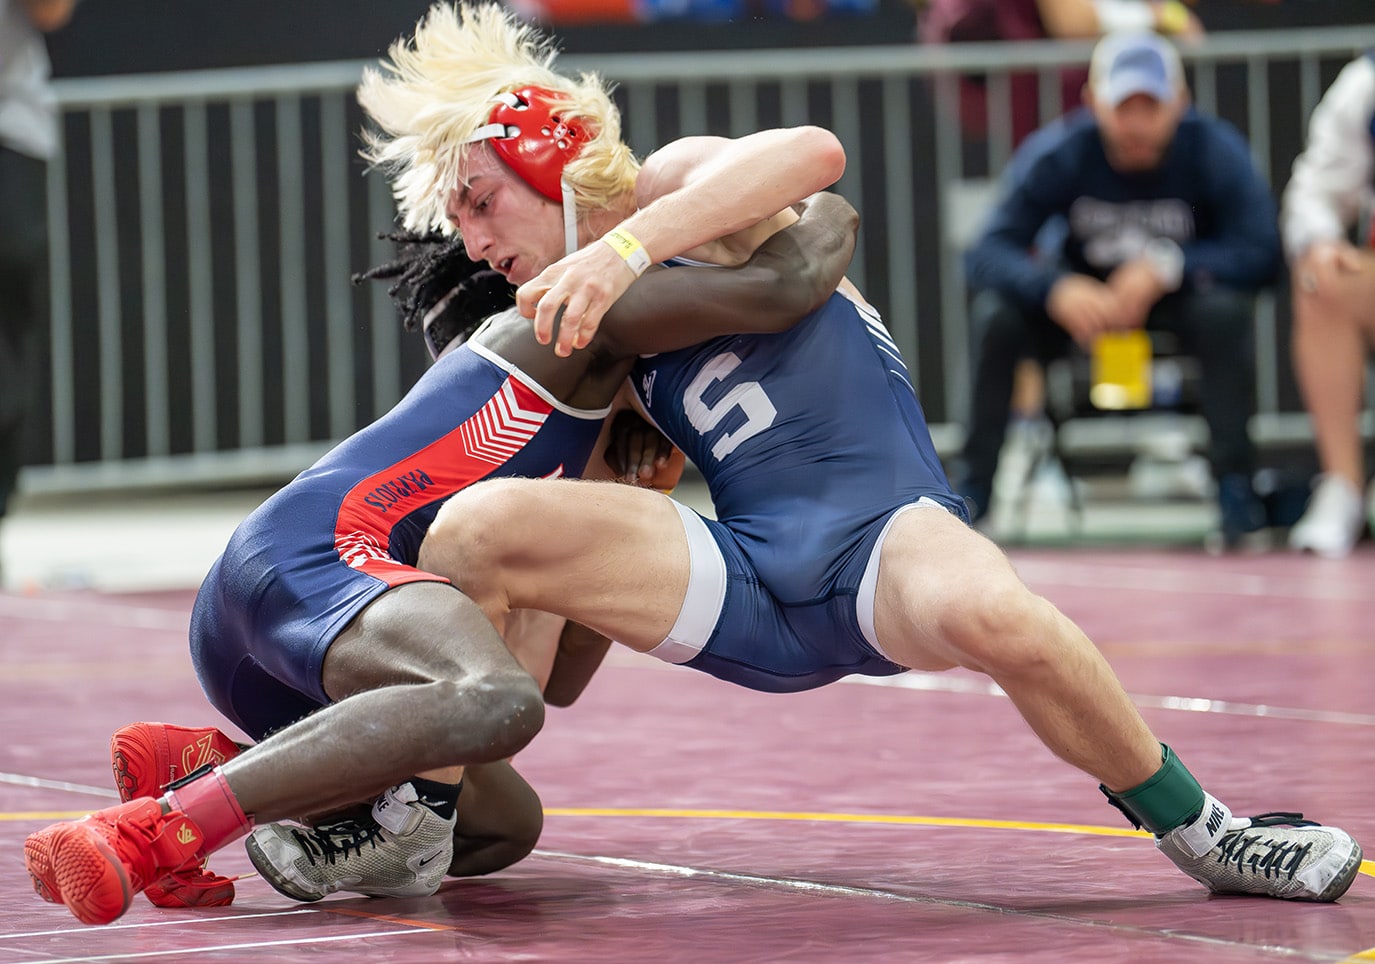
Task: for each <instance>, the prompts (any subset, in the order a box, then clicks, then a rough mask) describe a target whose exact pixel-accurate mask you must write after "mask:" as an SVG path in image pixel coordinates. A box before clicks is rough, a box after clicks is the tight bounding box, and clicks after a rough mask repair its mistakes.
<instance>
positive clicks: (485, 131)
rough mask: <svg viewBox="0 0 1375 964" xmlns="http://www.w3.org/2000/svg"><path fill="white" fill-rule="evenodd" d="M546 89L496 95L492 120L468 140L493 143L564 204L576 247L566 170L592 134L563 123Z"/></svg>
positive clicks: (522, 174)
mask: <svg viewBox="0 0 1375 964" xmlns="http://www.w3.org/2000/svg"><path fill="white" fill-rule="evenodd" d="M559 96H560V95H559V94H558V93H557V92H556V91H552V90H550V89H549V88H547V87H522V88H520V89H519V90H512V91H507V92H505V93H502V94H498V95H497V96H496V98H495V100H496V101H497V105H496V106H495V107H493V108H492V113H491V114H490V115H488V118H487V120H488V123H487V124H485V125H484V126H482V127H479V128H478V129H477V130H476V131H474V132H473V136H472V137H470V138H468V142H469V143H473V142H476V141H491V142H492V148H493V150H495V151H496V152H497V155H498V156H499V157H500V158H501V159H502V160H503V161H505V162H506V166H507V167H509V168H510V169H511V170H512V171H514V172H515V173H516V176H517V177H519V178H520V179H521V180H522V181H524V182H525V183H526V184H529V185H530V186H531V187H533V188H534V189H535V190H536V191H539V192H540V193H541V194H543V195H544V196H545V197H547V198H549V200H551V201H560V202H562V204H563V207H564V227H565V235H566V237H565V247H566V248H567V250H568V251H569V252H572V251H573V250H574V249H576V248H577V231H576V227H575V223H576V221H575V216H574V211H573V191H572V189H571V188H570V187H569V186H568V185H567V183H565V182H564V180H563V169H564V167H565V166H566V165H567V164H568V162H569V161H571V160H572V159H573V158H575V157H577V156H578V152H579V151H581V150H582V146H583V145H584V144H586V143H587V141H588V140H589V139H590V138H591V136H592V135H591V133H590V132H589V131H588V129H587V125H586V124H584V123H583V122H581V121H576V120H572V121H565V120H564V119H563V117H562V116H560V114H559V113H557V111H556V110H555V108H554V106H553V104H554V102H555V101H556V100H557V99H558V98H559Z"/></svg>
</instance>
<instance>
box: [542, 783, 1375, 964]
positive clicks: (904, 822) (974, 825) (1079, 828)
mask: <svg viewBox="0 0 1375 964" xmlns="http://www.w3.org/2000/svg"><path fill="white" fill-rule="evenodd" d="M544 814H545V816H548V817H658V818H668V819H688V820H806V821H812V822H817V823H871V824H889V825H897V826H908V827H965V828H970V829H974V830H1031V831H1035V832H1039V833H1078V834H1087V835H1090V836H1094V837H1149V836H1150V834H1149V833H1147V832H1146V831H1144V830H1128V829H1126V828H1123V827H1098V826H1094V825H1092V824H1082V823H1039V822H1035V821H1028V820H982V819H979V818H976V817H918V816H907V815H903V814H891V813H807V812H795V811H789V810H672V809H655V808H620V807H548V808H546V809H545V811H544ZM1361 873H1363V874H1366V875H1368V876H1370V877H1375V860H1362V861H1361ZM1362 954H1368V955H1369V958H1368V959H1370V960H1375V948H1372V949H1371V950H1370V951H1364V952H1362ZM1362 959H1366V958H1362Z"/></svg>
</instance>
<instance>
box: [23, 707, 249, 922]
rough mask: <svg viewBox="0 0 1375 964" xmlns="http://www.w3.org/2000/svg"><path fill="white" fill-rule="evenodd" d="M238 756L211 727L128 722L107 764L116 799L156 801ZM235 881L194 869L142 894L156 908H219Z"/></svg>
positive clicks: (235, 748)
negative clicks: (170, 788) (174, 784)
mask: <svg viewBox="0 0 1375 964" xmlns="http://www.w3.org/2000/svg"><path fill="white" fill-rule="evenodd" d="M240 752H241V749H240V747H239V745H238V744H237V743H235V742H234V741H233V740H231V739H230V738H229V737H227V736H225V735H224V734H223V733H221V732H220V731H219V730H217V729H215V728H214V727H213V726H202V727H187V726H174V725H173V724H171V723H130V724H129V725H128V726H125V727H121V728H120V729H118V730H116V731H115V735H114V736H113V737H111V738H110V765H111V766H112V767H113V769H114V772H115V786H116V787H117V788H118V789H119V798H120V799H121V800H133V799H136V798H138V797H156V796H159V795H161V793H162V791H163V790H164V789H165V788H166V786H167V784H169V783H172V782H173V781H176V780H180V779H181V778H182V777H184V776H186V775H187V774H188V773H194V772H195V771H196V770H198V769H200V768H201V767H203V766H207V765H211V766H219V765H220V764H221V763H224V762H225V761H226V760H230V759H233V758H234V757H236V756H238V755H239V753H240ZM236 879H237V878H234V877H221V876H220V875H219V874H214V873H211V872H209V871H207V870H206V869H205V868H204V867H203V866H197V867H192V868H190V869H188V870H184V871H180V872H178V873H175V874H172V875H171V876H169V877H167V878H166V879H164V880H160V881H158V882H157V883H155V884H150V885H149V886H148V887H147V888H146V889H145V890H144V893H145V894H146V895H147V897H148V900H150V901H151V902H152V903H153V905H154V906H155V907H224V906H226V905H228V904H231V903H233V902H234V881H235V880H236ZM36 880H37V878H35V881H36ZM34 889H35V890H37V889H38V884H37V883H36V882H35V884H34ZM40 893H41V892H40ZM57 902H58V903H61V898H60V897H59V899H58V901H57Z"/></svg>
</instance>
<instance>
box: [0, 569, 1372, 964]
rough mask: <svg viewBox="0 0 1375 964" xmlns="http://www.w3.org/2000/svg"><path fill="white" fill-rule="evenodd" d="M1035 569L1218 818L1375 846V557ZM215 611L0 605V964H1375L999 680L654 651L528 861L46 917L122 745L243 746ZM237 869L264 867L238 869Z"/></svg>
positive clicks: (580, 749)
mask: <svg viewBox="0 0 1375 964" xmlns="http://www.w3.org/2000/svg"><path fill="white" fill-rule="evenodd" d="M1013 560H1014V562H1015V563H1016V564H1017V566H1018V568H1019V570H1020V571H1021V572H1022V574H1023V576H1024V577H1025V578H1026V580H1027V581H1028V582H1029V583H1030V584H1031V586H1032V587H1033V588H1034V589H1036V590H1037V591H1038V592H1041V593H1043V594H1044V595H1046V596H1047V597H1049V598H1051V599H1052V600H1054V601H1055V602H1057V603H1058V604H1059V605H1060V606H1061V608H1063V609H1064V610H1065V611H1066V612H1067V613H1068V614H1069V615H1071V616H1072V617H1073V618H1075V619H1076V620H1077V621H1078V622H1079V623H1080V624H1081V625H1082V626H1083V627H1084V628H1085V629H1086V630H1087V631H1088V632H1089V634H1090V635H1091V636H1092V637H1093V638H1094V639H1095V640H1096V641H1097V642H1098V643H1099V645H1100V646H1101V647H1102V648H1103V650H1104V652H1105V653H1106V654H1107V655H1108V657H1109V659H1110V660H1111V661H1112V663H1113V665H1114V666H1115V667H1116V668H1117V670H1118V673H1119V675H1120V676H1121V677H1122V679H1123V682H1124V683H1125V685H1126V687H1127V689H1128V691H1129V692H1131V693H1132V694H1133V696H1134V697H1135V698H1136V699H1137V701H1138V703H1139V704H1140V705H1141V706H1142V708H1143V712H1144V713H1145V715H1146V718H1147V720H1148V722H1149V723H1150V724H1151V725H1152V727H1153V728H1155V730H1156V732H1157V733H1158V735H1159V736H1160V737H1161V738H1162V739H1163V740H1165V741H1166V742H1168V743H1170V744H1171V745H1173V746H1174V747H1175V748H1176V750H1177V751H1178V752H1179V754H1180V755H1181V757H1182V758H1183V759H1184V761H1185V762H1186V763H1188V764H1189V766H1190V768H1191V769H1192V770H1193V771H1194V772H1195V773H1196V774H1197V775H1198V776H1199V777H1200V778H1201V779H1202V781H1203V782H1204V784H1205V786H1207V787H1208V788H1209V789H1210V790H1211V791H1212V792H1213V793H1214V794H1216V795H1217V796H1219V797H1221V798H1223V799H1224V800H1226V801H1227V802H1229V803H1230V805H1231V806H1232V807H1233V808H1234V809H1236V810H1237V811H1238V812H1239V813H1252V812H1260V811H1267V810H1281V809H1283V810H1302V811H1305V812H1306V813H1307V815H1308V816H1310V817H1312V818H1315V819H1319V820H1323V821H1327V822H1331V823H1338V824H1340V825H1342V826H1344V827H1346V828H1347V829H1349V830H1350V831H1351V832H1352V833H1353V834H1354V835H1355V836H1356V837H1357V839H1359V840H1362V841H1363V842H1365V843H1366V844H1367V846H1369V847H1375V809H1372V808H1371V806H1370V805H1369V770H1368V768H1370V767H1371V765H1372V762H1373V761H1375V699H1372V696H1371V691H1370V683H1369V681H1370V680H1371V679H1372V678H1375V598H1372V597H1375V593H1373V592H1372V590H1371V588H1370V587H1372V586H1375V554H1371V553H1369V552H1367V551H1363V552H1361V553H1358V554H1357V555H1356V556H1355V557H1353V558H1352V559H1350V560H1347V561H1344V562H1340V563H1332V562H1323V561H1318V560H1313V559H1304V558H1298V557H1293V556H1288V555H1281V554H1272V555H1267V556H1258V557H1252V558H1225V559H1212V558H1209V557H1207V556H1204V555H1202V554H1194V553H1167V552H1160V553H1141V552H1133V553H1120V552H1108V551H1094V552H1030V551H1027V552H1017V553H1014V554H1013ZM970 588H971V591H977V586H971V587H970ZM190 601H191V595H190V594H189V593H185V592H179V593H167V594H159V595H142V596H100V595H95V594H81V593H72V594H52V595H38V596H16V595H7V596H4V595H0V638H3V640H4V669H3V672H0V732H3V733H4V734H5V739H4V741H3V744H2V745H0V870H3V874H0V964H17V962H56V961H77V960H81V961H88V960H101V961H121V960H187V961H189V960H192V959H195V960H197V961H247V960H256V961H268V960H270V961H274V962H275V961H285V962H295V961H315V960H321V959H328V960H331V961H344V962H349V961H359V962H379V961H407V962H410V961H417V960H475V961H488V960H490V961H497V960H513V959H520V960H597V961H607V962H616V961H626V962H631V961H647V960H683V961H688V960H691V961H746V960H747V961H841V960H844V961H851V960H913V961H928V960H929V961H981V962H987V961H1017V962H1026V961H1046V962H1049V961H1109V960H1111V961H1133V962H1152V961H1170V962H1179V961H1196V960H1206V961H1209V962H1234V961H1235V962H1242V961H1300V962H1309V961H1312V962H1338V961H1356V960H1375V950H1373V949H1375V881H1372V880H1371V879H1370V877H1369V876H1366V875H1363V876H1361V877H1360V878H1359V879H1358V880H1357V881H1356V883H1355V885H1354V886H1353V887H1352V890H1351V892H1350V893H1349V894H1348V895H1347V897H1346V898H1344V899H1343V900H1342V901H1341V902H1340V903H1338V904H1335V905H1326V906H1317V905H1303V904H1289V903H1282V902H1278V901H1269V900H1262V899H1252V898H1215V897H1210V896H1209V895H1208V894H1207V893H1206V892H1205V891H1204V890H1203V889H1202V888H1201V887H1200V886H1198V885H1197V884H1195V883H1194V882H1193V881H1191V880H1189V879H1187V878H1186V877H1183V876H1182V875H1180V874H1179V873H1178V872H1177V871H1175V870H1174V868H1173V867H1172V866H1171V865H1170V864H1169V863H1168V861H1166V860H1165V859H1164V858H1163V857H1161V856H1160V855H1158V854H1157V853H1156V852H1155V850H1154V848H1153V847H1152V846H1151V844H1150V842H1149V840H1147V839H1144V838H1142V837H1140V836H1138V835H1133V834H1128V833H1125V832H1124V831H1126V830H1127V829H1128V828H1127V827H1126V826H1125V824H1124V823H1123V821H1122V818H1121V817H1120V816H1119V815H1118V814H1117V812H1116V811H1115V810H1113V809H1111V808H1110V807H1108V806H1107V804H1106V802H1105V801H1104V800H1103V798H1102V796H1101V795H1100V794H1099V793H1098V791H1097V789H1096V788H1095V786H1094V785H1093V782H1092V781H1091V780H1090V779H1088V778H1087V777H1084V776H1083V775H1082V774H1079V773H1078V772H1077V771H1074V770H1072V769H1070V768H1069V767H1067V766H1065V765H1064V764H1062V763H1060V762H1058V761H1056V760H1055V759H1054V758H1052V757H1051V756H1050V754H1049V753H1047V752H1046V751H1045V750H1044V749H1043V748H1042V747H1041V746H1040V744H1039V743H1038V742H1037V741H1036V739H1035V738H1034V737H1033V736H1032V735H1031V734H1030V733H1029V731H1028V730H1027V729H1026V727H1025V725H1024V724H1023V723H1022V722H1021V720H1020V717H1018V715H1017V714H1016V712H1015V711H1014V709H1013V708H1012V706H1011V705H1010V703H1009V702H1008V701H1007V700H1006V699H1005V698H1003V697H1002V696H1000V695H998V694H997V693H996V692H993V691H991V690H990V688H989V686H988V684H987V682H986V681H985V680H983V679H982V678H980V677H977V676H974V675H972V674H964V673H954V674H942V675H925V674H908V675H906V676H902V677H895V678H892V679H890V680H886V681H882V685H875V683H874V682H872V681H871V682H870V683H866V684H862V683H852V682H849V681H847V682H842V683H838V684H836V685H833V686H830V687H827V688H825V689H822V690H817V691H813V692H810V693H804V694H796V695H791V696H771V695H763V694H757V693H751V692H748V691H746V690H742V689H737V688H733V687H730V686H727V685H725V684H723V683H719V682H717V681H715V680H713V679H710V678H708V677H705V676H702V675H700V674H695V673H692V672H691V671H687V670H682V669H678V668H674V667H667V666H664V665H662V664H659V663H657V662H654V661H651V660H647V659H644V658H641V657H636V656H633V655H631V654H617V655H615V656H614V658H613V659H612V660H611V661H609V663H608V665H607V666H606V667H605V668H604V670H603V671H602V673H601V674H600V675H599V677H598V678H597V679H596V680H594V682H593V684H592V686H591V687H590V688H589V690H588V692H587V693H586V695H585V696H584V698H583V699H582V700H580V701H579V702H578V703H577V704H576V705H575V706H573V707H571V708H569V709H566V710H552V711H551V713H550V718H549V722H548V725H547V727H546V729H545V731H544V732H543V733H542V734H541V735H540V736H539V737H538V738H537V739H536V740H535V742H534V743H533V744H532V745H531V746H530V747H529V748H528V749H527V750H526V751H525V752H524V753H522V754H521V756H520V758H519V759H518V760H517V767H518V769H520V770H521V771H522V772H523V773H524V774H525V775H526V776H527V778H528V779H529V780H530V781H531V783H532V784H533V785H534V786H535V787H536V789H537V790H539V792H540V794H541V796H542V797H543V799H544V802H545V805H546V808H547V810H548V817H547V820H546V828H545V834H544V837H543V839H542V840H541V843H540V847H539V849H538V850H537V851H536V853H535V854H534V855H533V856H531V857H530V858H529V859H527V860H526V861H524V862H523V863H521V864H519V865H517V866H516V867H513V868H511V869H509V870H507V871H504V872H502V873H499V874H496V875H493V876H492V877H489V878H484V879H478V880H453V881H450V882H448V883H446V884H445V886H444V887H443V888H442V889H441V890H440V892H439V893H438V894H437V895H435V896H434V897H431V898H426V899H422V900H405V901H401V900H367V899H349V898H344V897H336V898H331V899H328V900H325V901H322V902H320V903H318V904H311V905H302V904H297V903H294V902H292V901H290V900H288V899H286V898H284V897H281V896H280V895H278V894H277V893H276V892H274V891H273V890H272V889H271V888H269V887H268V886H267V885H266V884H265V883H263V882H262V881H261V880H258V879H257V878H250V879H247V880H244V881H241V882H240V884H239V896H238V898H237V900H236V901H235V903H234V905H233V906H232V907H228V908H222V909H216V910H210V911H183V912H173V911H166V910H158V909H156V908H153V907H152V906H151V905H149V904H147V903H146V902H145V901H144V900H143V899H142V898H139V899H138V900H137V901H136V903H135V904H134V907H133V909H132V910H131V911H130V912H129V914H127V915H126V916H125V917H124V918H122V919H121V920H120V921H119V922H118V923H117V924H116V925H113V926H110V927H106V928H86V927H82V926H81V925H80V924H78V923H77V922H76V921H75V920H74V919H73V918H72V917H71V916H70V915H69V914H68V913H67V912H66V910H65V909H63V908H61V907H56V906H52V905H48V904H44V903H42V902H41V901H39V900H38V899H37V898H36V897H34V895H33V894H32V892H31V890H30V889H29V884H28V880H27V876H26V875H25V873H24V870H23V864H22V859H21V855H20V851H21V842H22V840H23V838H24V836H25V835H26V834H28V833H30V832H32V831H33V830H35V829H38V828H40V827H42V826H44V825H45V824H47V823H49V822H51V821H52V820H53V819H58V818H61V817H65V816H67V815H69V814H76V813H80V812H84V811H87V810H90V809H95V808H98V807H102V806H105V805H107V802H108V799H109V798H113V795H114V794H113V789H110V788H112V786H113V784H112V782H111V776H110V772H109V762H108V756H107V741H108V738H109V734H110V733H111V732H112V731H113V730H114V729H115V728H116V727H118V726H120V725H122V724H124V723H126V722H129V721H131V720H135V719H165V720H169V721H173V722H180V723H188V724H202V723H210V722H216V723H218V722H220V720H219V718H218V715H217V714H216V713H215V712H214V711H213V710H211V709H210V708H209V707H208V705H207V704H206V703H205V702H204V699H203V697H202V696H201V694H200V691H199V687H198V686H197V684H196V682H195V679H194V676H193V674H192V672H191V667H190V662H189V658H188V657H187V654H186V644H185V629H186V622H187V617H188V613H189V608H190ZM1052 825H1061V826H1052ZM1065 825H1067V826H1065ZM212 866H213V867H214V868H215V869H217V870H219V871H220V872H222V873H236V872H247V871H248V870H250V869H251V868H250V865H249V863H248V860H247V858H246V856H245V855H244V854H243V852H242V849H241V848H240V847H238V846H237V845H235V846H233V847H231V848H230V849H229V850H227V851H225V852H223V853H221V854H218V855H216V857H215V859H214V860H213V861H212Z"/></svg>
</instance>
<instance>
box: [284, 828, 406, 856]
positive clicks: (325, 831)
mask: <svg viewBox="0 0 1375 964" xmlns="http://www.w3.org/2000/svg"><path fill="white" fill-rule="evenodd" d="M291 834H292V836H293V837H295V838H296V842H297V843H298V844H299V845H300V846H301V849H302V850H303V851H304V852H305V855H306V857H307V859H309V860H310V862H311V863H312V864H314V863H315V858H316V857H319V858H320V859H321V860H323V861H325V862H326V863H330V864H332V863H334V862H335V861H336V860H338V859H339V858H340V857H345V858H346V857H348V855H349V853H350V852H353V853H355V854H357V855H358V856H360V857H361V856H362V855H363V847H364V845H368V846H372V847H376V846H377V843H378V840H379V839H383V838H382V828H381V827H379V826H378V825H377V824H376V823H375V822H373V821H371V820H358V819H348V820H339V821H336V822H334V823H324V824H319V825H318V826H316V827H313V828H308V827H293V828H292V829H291ZM384 842H385V841H384Z"/></svg>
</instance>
